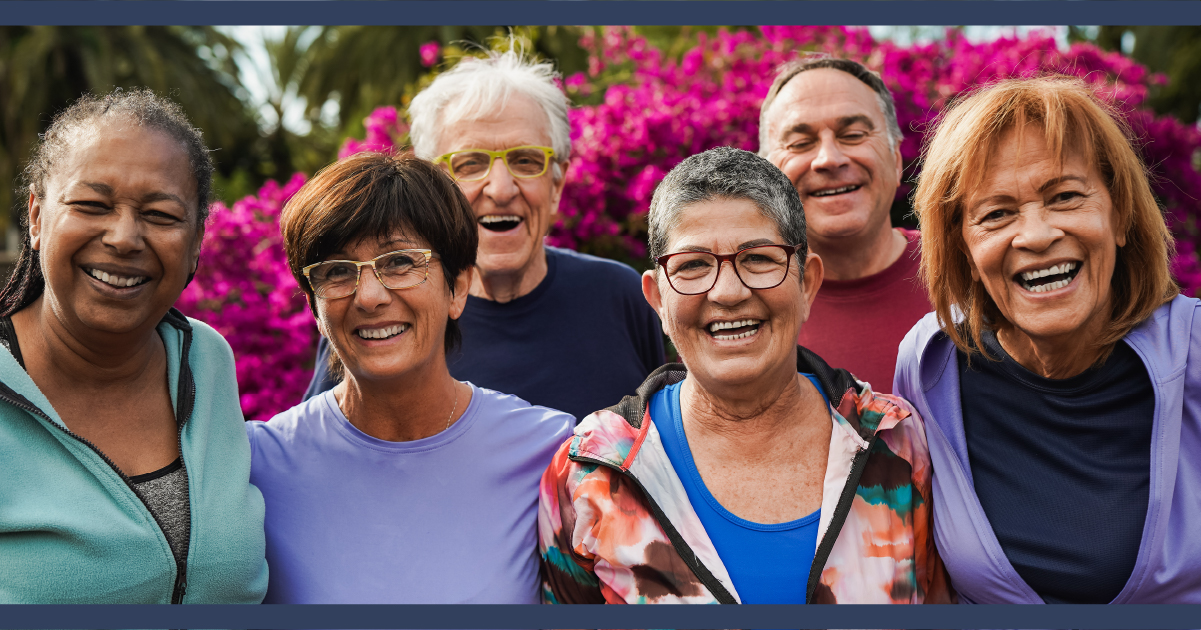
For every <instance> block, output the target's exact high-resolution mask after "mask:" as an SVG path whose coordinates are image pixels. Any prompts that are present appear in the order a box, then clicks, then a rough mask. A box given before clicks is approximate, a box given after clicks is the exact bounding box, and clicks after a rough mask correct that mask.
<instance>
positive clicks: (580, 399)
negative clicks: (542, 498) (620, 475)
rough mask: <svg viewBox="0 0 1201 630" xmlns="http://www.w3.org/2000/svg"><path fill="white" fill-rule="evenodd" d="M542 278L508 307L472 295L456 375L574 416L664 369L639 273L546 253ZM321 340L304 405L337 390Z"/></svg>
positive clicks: (566, 253)
mask: <svg viewBox="0 0 1201 630" xmlns="http://www.w3.org/2000/svg"><path fill="white" fill-rule="evenodd" d="M546 267H547V269H546V277H545V278H543V279H542V282H540V283H539V284H538V286H537V287H535V288H534V290H533V291H531V292H529V293H527V294H526V295H523V296H521V297H519V298H517V299H515V300H512V301H511V302H505V303H503V304H502V303H500V302H493V301H491V300H485V299H483V298H477V297H474V296H468V297H467V308H466V309H465V310H464V311H463V315H462V316H461V317H460V318H459V329H460V330H461V331H462V333H463V344H462V346H460V347H459V349H458V350H455V351H452V352H451V354H450V355H449V356H448V357H447V363H448V364H449V367H450V373H451V375H452V376H454V377H455V378H456V379H459V380H462V381H471V382H472V383H474V384H476V385H478V386H480V387H486V388H488V389H492V390H495V391H498V392H503V393H506V394H513V395H515V396H518V397H519V398H522V399H524V400H526V401H527V402H529V403H530V404H533V405H539V406H542V407H549V408H551V409H558V410H561V411H565V412H567V413H569V414H571V415H573V416H575V417H576V420H579V419H580V418H583V417H584V416H586V415H588V414H590V413H592V412H594V411H597V410H600V409H604V408H605V407H609V406H611V405H614V404H617V403H618V402H620V401H621V399H622V397H624V396H628V395H630V394H633V393H634V391H635V390H636V389H637V388H638V386H639V385H641V384H642V381H643V380H645V379H646V375H647V374H650V373H651V371H653V370H654V369H655V368H657V367H659V366H660V365H662V364H663V363H664V356H663V330H662V328H661V327H660V325H659V316H658V315H657V314H656V313H655V311H654V310H653V309H651V307H650V305H648V304H647V303H646V299H645V298H644V297H643V296H642V280H641V277H640V276H639V275H638V272H637V271H634V270H633V269H631V268H630V267H628V266H627V265H623V264H621V263H619V262H616V261H612V260H606V259H604V258H597V257H595V256H589V255H587V254H580V253H578V252H573V251H570V250H566V249H558V248H554V247H547V248H546ZM328 356H329V346H328V342H326V340H325V339H322V340H321V343H320V345H319V346H318V349H317V363H316V370H315V373H314V374H313V380H312V382H311V383H309V389H308V392H306V393H305V399H308V398H309V397H311V396H313V395H316V394H318V393H321V392H323V391H325V390H327V389H330V388H332V387H333V386H334V385H336V384H337V381H333V380H332V379H330V377H329V371H328V369H327V367H326V365H327V358H328Z"/></svg>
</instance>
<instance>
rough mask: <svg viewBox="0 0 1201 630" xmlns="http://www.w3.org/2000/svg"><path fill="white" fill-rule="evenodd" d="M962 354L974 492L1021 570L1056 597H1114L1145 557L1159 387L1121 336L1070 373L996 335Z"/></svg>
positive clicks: (1091, 600)
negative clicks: (1027, 364)
mask: <svg viewBox="0 0 1201 630" xmlns="http://www.w3.org/2000/svg"><path fill="white" fill-rule="evenodd" d="M983 341H984V347H985V350H986V351H987V352H989V353H990V354H991V355H992V356H994V357H997V358H1000V361H989V360H988V359H986V358H984V357H981V356H980V355H974V356H973V357H972V358H971V362H970V367H969V366H968V363H967V362H966V361H965V360H964V359H965V355H964V353H963V352H959V356H958V361H959V389H960V395H961V400H962V401H963V403H962V407H963V430H964V433H965V435H966V437H967V450H968V461H969V463H970V465H971V476H972V479H973V483H974V485H975V489H976V496H978V497H979V498H980V504H981V506H982V507H983V508H984V513H985V514H986V515H987V516H988V520H989V522H990V523H991V524H992V528H993V532H994V533H995V534H996V536H997V540H998V542H1000V543H1001V549H1002V550H1003V551H1004V552H1005V556H1006V557H1007V558H1008V559H1009V561H1010V563H1011V564H1012V565H1013V568H1014V569H1016V570H1017V572H1018V575H1020V576H1021V578H1022V579H1023V580H1024V581H1025V582H1026V584H1028V585H1030V587H1031V588H1032V589H1034V591H1035V592H1036V593H1038V595H1039V596H1040V597H1042V598H1043V600H1044V601H1046V602H1047V603H1069V604H1107V603H1109V602H1110V601H1112V600H1113V598H1114V597H1116V596H1117V595H1118V593H1119V592H1121V590H1122V588H1123V587H1124V586H1125V584H1126V582H1127V580H1129V579H1130V574H1131V572H1132V571H1133V570H1134V562H1135V560H1136V559H1137V557H1138V549H1139V544H1140V542H1141V540H1142V534H1143V523H1144V522H1145V521H1146V518H1147V500H1148V496H1149V494H1148V493H1149V489H1150V478H1151V477H1150V476H1151V429H1152V424H1153V422H1154V412H1155V393H1154V391H1153V390H1152V387H1151V379H1150V377H1149V376H1148V375H1147V368H1146V367H1145V366H1144V365H1143V362H1142V360H1141V359H1140V358H1139V356H1138V354H1137V353H1135V351H1134V350H1133V349H1132V348H1131V347H1130V346H1128V345H1127V344H1126V343H1124V342H1119V343H1118V344H1117V345H1116V346H1115V347H1114V350H1113V354H1111V355H1110V356H1109V358H1108V359H1107V360H1106V361H1105V363H1104V364H1102V365H1101V366H1099V367H1094V368H1090V369H1088V370H1086V371H1084V372H1083V373H1081V374H1079V375H1076V376H1073V377H1071V378H1065V379H1049V378H1043V377H1041V376H1039V375H1037V374H1034V373H1033V372H1031V371H1029V370H1027V369H1026V368H1024V367H1022V366H1021V365H1020V364H1018V363H1017V362H1016V361H1014V360H1013V358H1012V357H1010V356H1009V354H1008V353H1006V352H1005V350H1004V349H1003V348H1002V347H1001V345H1000V344H999V343H997V338H996V336H995V334H993V333H992V332H991V331H989V332H986V333H985V334H984V338H983Z"/></svg>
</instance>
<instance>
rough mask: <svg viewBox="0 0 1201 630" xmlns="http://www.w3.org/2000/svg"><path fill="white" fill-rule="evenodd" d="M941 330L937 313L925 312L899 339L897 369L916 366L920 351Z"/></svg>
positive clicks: (923, 349)
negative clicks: (903, 366)
mask: <svg viewBox="0 0 1201 630" xmlns="http://www.w3.org/2000/svg"><path fill="white" fill-rule="evenodd" d="M941 332H942V326H941V325H940V324H939V321H938V313H926V314H925V315H923V316H922V318H921V319H919V320H917V323H916V324H914V325H913V328H910V329H909V332H907V333H905V337H904V338H903V339H901V345H900V347H899V348H898V351H897V370H898V371H900V369H901V366H902V365H905V366H906V367H909V366H913V367H916V366H917V364H918V362H919V359H920V358H921V355H922V352H924V351H925V349H926V347H927V346H929V345H930V343H931V342H932V341H934V339H935V338H936V337H937V336H939V334H940V333H941Z"/></svg>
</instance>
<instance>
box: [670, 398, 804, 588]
mask: <svg viewBox="0 0 1201 630" xmlns="http://www.w3.org/2000/svg"><path fill="white" fill-rule="evenodd" d="M804 376H806V377H808V378H809V380H810V381H813V383H814V385H815V386H816V387H817V391H819V392H821V391H822V388H821V385H820V384H819V383H817V381H816V380H815V378H814V377H813V375H811V374H804ZM680 385H681V383H676V384H674V385H669V386H667V387H665V388H663V389H661V390H659V392H657V393H656V394H655V395H654V396H653V397H651V403H650V415H651V420H652V421H653V422H654V423H655V427H656V428H658V429H659V435H660V436H662V438H663V449H664V450H665V451H667V459H668V460H670V461H671V465H672V467H673V468H675V471H676V474H677V475H679V477H680V480H681V481H682V482H683V483H684V490H685V491H686V492H687V493H688V500H689V501H690V502H692V507H693V509H694V510H696V513H697V516H699V517H700V519H701V524H702V525H704V526H705V532H706V533H708V534H709V539H710V540H712V541H713V546H714V547H715V548H716V549H717V555H718V556H719V557H720V558H721V561H722V563H723V564H725V565H726V570H727V571H728V572H729V573H730V579H731V580H733V581H734V588H735V589H736V590H737V591H738V596H739V599H741V600H742V603H744V604H804V603H805V588H806V586H807V585H808V581H809V569H810V566H811V565H812V564H813V556H814V553H815V552H816V551H817V528H818V523H819V522H820V520H821V510H820V509H819V510H817V511H816V512H814V513H812V514H810V515H809V516H806V517H804V518H800V519H797V520H795V521H789V522H787V523H772V524H764V523H752V522H751V521H748V520H745V519H742V518H739V517H738V516H736V515H734V514H733V513H732V512H730V511H729V510H727V509H725V508H724V507H722V505H721V504H720V503H718V502H717V499H715V498H714V497H713V495H712V494H711V493H710V492H709V489H708V488H706V487H705V482H704V480H702V479H701V476H700V473H699V472H697V469H696V463H695V462H694V461H693V459H692V449H691V448H689V446H688V439H687V437H685V435H684V423H683V418H682V416H681V414H680ZM822 397H823V398H824V397H825V392H822ZM827 404H828V403H827Z"/></svg>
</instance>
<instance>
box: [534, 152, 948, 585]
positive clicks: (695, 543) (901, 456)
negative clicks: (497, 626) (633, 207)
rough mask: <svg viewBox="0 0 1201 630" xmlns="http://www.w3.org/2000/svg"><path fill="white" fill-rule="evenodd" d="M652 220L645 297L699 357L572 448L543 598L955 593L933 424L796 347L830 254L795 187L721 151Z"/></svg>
mask: <svg viewBox="0 0 1201 630" xmlns="http://www.w3.org/2000/svg"><path fill="white" fill-rule="evenodd" d="M649 225H650V250H651V257H652V258H653V259H654V261H655V268H654V269H653V270H652V271H648V272H646V273H645V274H644V275H643V294H644V295H645V296H646V299H647V301H648V302H649V303H650V304H651V306H652V307H654V308H655V310H656V311H658V313H659V316H660V318H661V319H662V321H663V328H664V330H665V331H666V332H667V334H668V335H669V336H670V337H671V339H672V341H673V342H674V343H675V346H676V348H677V349H678V350H679V352H680V356H681V358H682V360H683V364H672V365H665V366H663V367H662V368H660V369H658V370H656V371H655V372H653V373H652V374H651V375H650V376H649V377H648V378H647V380H646V382H645V383H643V384H642V386H641V387H639V388H638V391H637V393H635V394H634V395H632V396H627V397H626V398H625V399H624V400H622V401H621V403H619V404H617V405H615V406H613V407H610V408H608V409H605V410H601V411H598V412H596V413H593V414H591V415H589V416H588V417H586V418H585V419H584V420H583V421H582V422H581V423H580V425H579V426H578V427H577V428H576V431H575V436H574V438H573V439H572V440H570V441H569V442H567V443H566V444H564V445H563V446H562V447H561V448H560V449H559V451H558V453H557V454H556V455H555V459H554V460H553V462H552V463H551V466H550V468H549V469H548V470H547V472H546V474H545V475H544V476H543V478H542V488H541V497H540V503H541V505H540V514H539V520H538V524H539V544H540V550H541V553H542V560H543V576H544V585H543V597H544V599H545V600H546V601H548V602H552V603H676V602H681V603H765V604H795V603H840V602H841V603H924V602H929V603H934V602H948V601H951V600H952V599H953V595H952V593H951V591H950V588H949V585H948V584H947V579H946V573H945V571H944V569H943V567H942V563H941V561H940V560H939V558H938V555H937V553H936V551H935V549H934V543H933V540H932V539H931V536H930V533H931V513H930V502H929V497H930V466H929V454H928V450H927V447H926V441H925V436H924V430H923V425H922V421H921V418H919V417H918V416H917V414H916V413H914V412H913V409H912V408H911V407H910V406H909V404H908V403H907V402H905V401H904V400H902V399H899V398H896V397H893V396H888V395H882V394H875V393H873V392H872V391H871V388H870V387H869V386H868V385H867V384H866V383H862V382H859V381H857V380H855V378H854V377H853V376H851V374H850V373H849V372H847V371H845V370H839V369H834V368H831V367H830V366H828V365H826V363H825V362H824V361H822V359H821V358H820V357H818V356H817V355H815V354H813V353H812V352H810V351H808V350H806V349H804V348H801V347H799V346H797V345H796V344H795V341H794V340H795V339H796V338H797V334H798V333H799V332H800V328H801V326H802V324H804V322H805V320H806V318H807V317H808V313H809V305H810V304H811V303H812V301H813V297H814V295H816V293H817V290H818V288H819V287H820V286H821V281H822V262H821V259H820V258H819V257H818V256H817V255H815V254H812V253H810V252H809V251H808V246H807V243H806V241H805V216H804V212H803V211H802V209H801V203H800V198H799V196H798V195H797V192H796V190H795V189H794V188H793V186H792V184H791V182H789V181H788V178H787V177H785V176H784V174H783V173H781V172H780V171H779V170H778V169H777V168H776V167H774V166H772V164H771V163H770V162H768V161H767V160H765V159H763V158H761V157H758V156H756V155H754V154H752V153H749V152H746V151H740V150H737V149H731V148H718V149H713V150H710V151H706V152H704V153H701V154H699V155H695V156H693V157H691V158H688V159H687V160H685V161H684V162H682V163H680V165H679V166H677V167H676V168H675V169H673V170H672V171H671V173H669V174H668V176H667V178H666V179H665V180H664V181H663V183H662V184H660V186H659V188H658V189H657V190H656V191H655V195H654V198H653V200H652V202H651V208H650V216H649ZM727 264H728V265H727ZM727 266H728V267H729V268H728V269H727ZM848 342H849V343H853V342H854V340H848Z"/></svg>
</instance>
